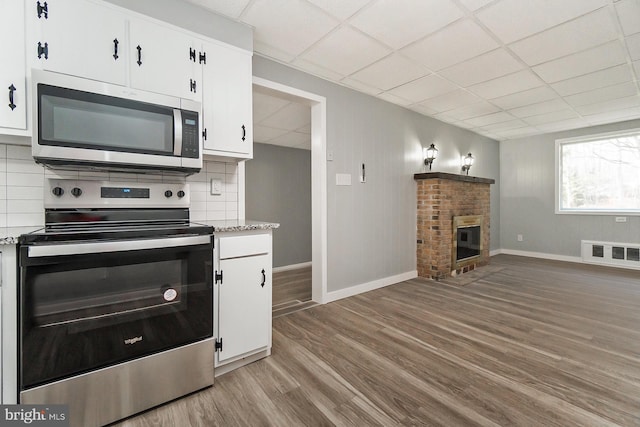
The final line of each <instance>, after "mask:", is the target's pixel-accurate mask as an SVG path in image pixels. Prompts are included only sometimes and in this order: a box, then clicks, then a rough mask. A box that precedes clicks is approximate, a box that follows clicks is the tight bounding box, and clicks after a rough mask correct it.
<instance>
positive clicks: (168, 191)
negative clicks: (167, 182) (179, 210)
mask: <svg viewBox="0 0 640 427" xmlns="http://www.w3.org/2000/svg"><path fill="white" fill-rule="evenodd" d="M171 196H173V192H172V191H171V190H167V191H165V192H164V197H171Z"/></svg>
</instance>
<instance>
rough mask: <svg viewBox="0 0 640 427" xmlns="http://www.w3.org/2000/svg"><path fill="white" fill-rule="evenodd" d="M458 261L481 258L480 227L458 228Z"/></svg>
mask: <svg viewBox="0 0 640 427" xmlns="http://www.w3.org/2000/svg"><path fill="white" fill-rule="evenodd" d="M456 231H457V233H456V243H457V244H456V247H457V250H456V261H462V260H465V259H468V258H473V257H477V256H480V226H479V225H475V226H471V227H458V229H457V230H456Z"/></svg>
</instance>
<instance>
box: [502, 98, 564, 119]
mask: <svg viewBox="0 0 640 427" xmlns="http://www.w3.org/2000/svg"><path fill="white" fill-rule="evenodd" d="M568 108H569V106H568V105H567V103H566V102H564V101H563V100H562V99H553V100H550V101H544V102H539V103H537V104H532V105H527V106H524V107H519V108H514V109H511V110H509V113H511V114H513V115H514V116H516V117H520V118H525V117H531V116H537V115H539V114H545V113H552V112H554V111H560V110H566V109H568Z"/></svg>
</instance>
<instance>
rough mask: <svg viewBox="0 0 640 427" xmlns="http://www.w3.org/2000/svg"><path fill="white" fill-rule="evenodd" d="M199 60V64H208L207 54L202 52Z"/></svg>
mask: <svg viewBox="0 0 640 427" xmlns="http://www.w3.org/2000/svg"><path fill="white" fill-rule="evenodd" d="M198 58H199V62H200V63H201V64H206V63H207V52H204V53H202V52H200V55H199V57H198Z"/></svg>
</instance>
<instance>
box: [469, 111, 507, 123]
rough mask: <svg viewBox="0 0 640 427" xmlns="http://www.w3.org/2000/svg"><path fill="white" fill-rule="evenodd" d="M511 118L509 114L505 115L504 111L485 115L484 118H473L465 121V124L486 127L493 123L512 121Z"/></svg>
mask: <svg viewBox="0 0 640 427" xmlns="http://www.w3.org/2000/svg"><path fill="white" fill-rule="evenodd" d="M514 118H515V117H513V116H512V115H511V114H509V113H505V112H504V111H500V112H498V113H493V114H487V115H486V116H480V117H474V118H472V119H467V120H465V122H466V123H469V124H471V125H473V126H487V125H491V124H494V123H503V122H508V121H511V120H513V119H514Z"/></svg>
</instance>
